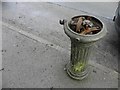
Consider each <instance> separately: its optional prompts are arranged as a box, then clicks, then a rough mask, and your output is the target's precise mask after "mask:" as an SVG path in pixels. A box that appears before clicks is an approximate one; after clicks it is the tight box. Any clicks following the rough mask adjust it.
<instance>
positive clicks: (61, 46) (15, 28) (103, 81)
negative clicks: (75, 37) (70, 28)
mask: <svg viewBox="0 0 120 90" xmlns="http://www.w3.org/2000/svg"><path fill="white" fill-rule="evenodd" d="M79 14H85V12H82V11H80V10H79V9H78V10H77V9H71V8H69V7H63V6H62V5H57V4H54V3H2V19H3V34H2V35H3V40H2V45H3V50H2V51H3V52H2V53H3V57H2V60H3V68H4V70H3V80H2V82H3V88H8V87H11V88H12V87H17V88H18V87H26V88H27V87H30V88H32V87H33V88H34V87H36V88H37V87H39V88H40V87H46V88H47V87H48V88H50V87H53V88H59V87H60V88H69V87H70V88H117V87H118V73H117V71H118V56H119V53H118V36H117V33H116V31H115V28H114V23H113V22H112V20H109V19H106V18H103V17H101V16H97V17H99V18H100V19H101V20H102V21H104V23H105V24H106V27H107V29H108V34H107V35H106V37H105V38H104V39H102V40H101V41H100V42H98V43H97V44H96V46H95V52H94V53H93V54H94V55H93V56H91V58H90V60H91V61H90V65H91V74H90V76H89V77H88V78H87V79H85V80H83V81H75V80H72V79H71V78H69V77H68V76H67V74H66V73H65V71H64V66H65V64H67V62H68V61H69V57H70V56H69V53H70V52H69V51H70V40H69V38H68V37H67V36H66V35H65V33H64V31H63V29H62V26H60V25H59V23H58V21H59V20H60V19H63V18H70V17H72V16H74V15H79ZM87 14H88V13H87ZM113 37H114V38H113Z"/></svg>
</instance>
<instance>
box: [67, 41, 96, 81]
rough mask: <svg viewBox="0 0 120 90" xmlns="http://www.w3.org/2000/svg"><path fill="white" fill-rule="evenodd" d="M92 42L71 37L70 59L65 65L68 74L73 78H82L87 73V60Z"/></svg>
mask: <svg viewBox="0 0 120 90" xmlns="http://www.w3.org/2000/svg"><path fill="white" fill-rule="evenodd" d="M93 45H94V43H81V42H79V41H77V40H75V39H71V59H70V63H69V64H68V66H67V72H68V74H69V75H70V76H71V77H72V78H74V79H79V80H80V79H83V78H85V77H86V76H87V75H88V73H89V70H88V60H89V57H90V54H91V51H92V50H91V49H92V48H93Z"/></svg>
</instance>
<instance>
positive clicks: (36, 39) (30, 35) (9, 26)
mask: <svg viewBox="0 0 120 90" xmlns="http://www.w3.org/2000/svg"><path fill="white" fill-rule="evenodd" d="M0 23H1V22H0ZM2 25H4V26H6V27H7V28H10V29H11V30H12V31H15V32H18V33H20V34H22V35H24V36H26V37H28V38H30V39H32V40H35V41H38V42H40V43H42V44H47V45H48V46H49V47H51V48H54V49H56V50H58V51H60V52H62V53H63V52H64V53H66V54H68V55H70V51H69V50H67V49H64V48H62V47H60V46H58V45H56V44H54V43H52V42H49V41H47V40H45V39H43V38H41V37H38V36H36V35H34V34H32V33H28V32H26V31H24V30H22V29H18V28H16V27H14V26H12V25H10V24H8V23H5V22H2ZM51 44H52V45H51ZM89 64H90V65H91V66H94V67H96V68H99V69H101V70H103V71H108V72H109V73H111V74H112V75H113V76H116V77H118V72H117V71H115V70H113V69H110V68H108V67H105V66H103V65H101V64H98V63H96V62H94V61H91V60H89Z"/></svg>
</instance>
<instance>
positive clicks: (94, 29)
mask: <svg viewBox="0 0 120 90" xmlns="http://www.w3.org/2000/svg"><path fill="white" fill-rule="evenodd" d="M70 28H71V29H72V30H73V31H75V32H77V33H79V34H81V35H87V34H89V35H92V34H96V33H98V32H99V31H100V30H101V27H100V26H99V25H98V24H97V22H96V21H95V20H94V19H93V18H92V17H90V16H86V17H85V16H84V17H75V18H72V20H71V22H70Z"/></svg>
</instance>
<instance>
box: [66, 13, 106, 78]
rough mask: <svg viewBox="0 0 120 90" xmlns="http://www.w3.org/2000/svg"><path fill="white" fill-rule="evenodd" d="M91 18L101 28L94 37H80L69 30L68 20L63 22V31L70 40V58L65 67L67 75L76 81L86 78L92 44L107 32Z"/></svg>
mask: <svg viewBox="0 0 120 90" xmlns="http://www.w3.org/2000/svg"><path fill="white" fill-rule="evenodd" d="M81 16H87V15H81ZM77 17H78V16H77ZM91 17H93V18H94V19H95V20H97V22H99V23H98V24H100V26H101V27H102V29H101V31H100V32H98V33H97V34H94V35H80V34H78V33H76V32H74V31H73V30H71V29H70V28H69V23H70V20H68V21H65V23H64V31H65V33H66V35H68V37H70V39H71V58H70V62H69V63H68V64H67V67H66V68H67V73H68V75H69V76H70V77H72V78H74V79H77V80H82V79H84V78H85V77H87V76H88V73H89V65H88V60H89V57H90V54H91V51H92V49H93V47H94V43H95V42H96V41H98V40H99V39H101V38H103V37H104V36H105V34H106V32H107V30H106V28H105V25H104V23H103V22H102V21H100V20H99V19H97V18H95V17H94V16H91Z"/></svg>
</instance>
